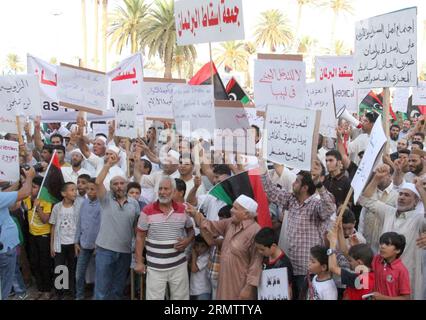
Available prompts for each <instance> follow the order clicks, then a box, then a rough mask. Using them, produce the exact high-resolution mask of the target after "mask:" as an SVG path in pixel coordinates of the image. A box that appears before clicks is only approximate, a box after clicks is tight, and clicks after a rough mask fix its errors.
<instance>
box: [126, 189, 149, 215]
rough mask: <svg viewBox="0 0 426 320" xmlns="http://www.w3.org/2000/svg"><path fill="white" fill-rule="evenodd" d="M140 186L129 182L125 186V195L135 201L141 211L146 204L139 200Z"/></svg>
mask: <svg viewBox="0 0 426 320" xmlns="http://www.w3.org/2000/svg"><path fill="white" fill-rule="evenodd" d="M141 192H142V188H141V185H140V184H139V183H137V182H129V183H128V184H127V195H128V196H129V197H131V198H133V199H135V200H136V201H137V202H138V203H139V207H140V209H141V210H142V209H143V208H144V207H145V206H146V203H145V202H143V201H142V200H141Z"/></svg>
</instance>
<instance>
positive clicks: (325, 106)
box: [305, 82, 337, 138]
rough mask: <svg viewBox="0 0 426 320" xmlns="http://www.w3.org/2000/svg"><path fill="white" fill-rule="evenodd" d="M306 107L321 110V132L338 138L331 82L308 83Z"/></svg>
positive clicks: (326, 135)
mask: <svg viewBox="0 0 426 320" xmlns="http://www.w3.org/2000/svg"><path fill="white" fill-rule="evenodd" d="M305 102H306V104H305V106H306V108H308V109H311V110H321V121H320V127H319V132H320V133H321V134H322V135H323V136H325V137H330V138H336V124H337V120H336V114H335V111H334V103H333V89H332V87H331V84H329V83H324V82H322V83H318V82H315V83H307V84H306V101H305Z"/></svg>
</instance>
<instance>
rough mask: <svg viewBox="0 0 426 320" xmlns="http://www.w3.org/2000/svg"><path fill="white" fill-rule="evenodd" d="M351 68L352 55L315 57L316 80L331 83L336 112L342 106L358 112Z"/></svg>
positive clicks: (352, 67) (352, 62)
mask: <svg viewBox="0 0 426 320" xmlns="http://www.w3.org/2000/svg"><path fill="white" fill-rule="evenodd" d="M353 69H354V58H353V57H352V56H339V57H337V56H323V57H316V60H315V75H316V81H317V82H325V83H331V84H332V85H333V88H334V101H335V104H336V111H337V112H339V111H340V110H341V109H343V108H346V109H347V110H348V111H350V112H358V106H357V100H356V94H355V86H354V71H353Z"/></svg>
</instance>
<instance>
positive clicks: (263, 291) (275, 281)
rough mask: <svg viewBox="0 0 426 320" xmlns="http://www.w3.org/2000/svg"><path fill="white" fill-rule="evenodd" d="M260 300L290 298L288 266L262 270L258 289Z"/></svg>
mask: <svg viewBox="0 0 426 320" xmlns="http://www.w3.org/2000/svg"><path fill="white" fill-rule="evenodd" d="M257 299H258V300H290V297H289V294H288V273H287V268H277V269H267V270H262V275H261V276H260V283H259V287H258V291H257Z"/></svg>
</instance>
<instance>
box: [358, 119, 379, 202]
mask: <svg viewBox="0 0 426 320" xmlns="http://www.w3.org/2000/svg"><path fill="white" fill-rule="evenodd" d="M386 141H387V137H386V134H385V132H384V130H383V126H382V116H381V115H379V117H378V118H377V120H376V122H375V123H374V126H373V129H372V130H371V135H370V141H369V143H368V146H367V149H366V150H365V152H364V156H363V157H362V159H361V162H360V164H359V166H358V170H357V171H356V173H355V176H354V178H353V179H352V182H351V186H352V188H353V189H354V203H357V201H358V199H359V197H360V195H361V194H362V192H363V190H364V188H365V187H366V185H367V183H368V180H369V178H370V175H371V172H372V170H373V168H374V165H375V163H376V161H377V160H378V158H379V156H380V154H381V153H382V149H383V145H384V144H385V143H386Z"/></svg>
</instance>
